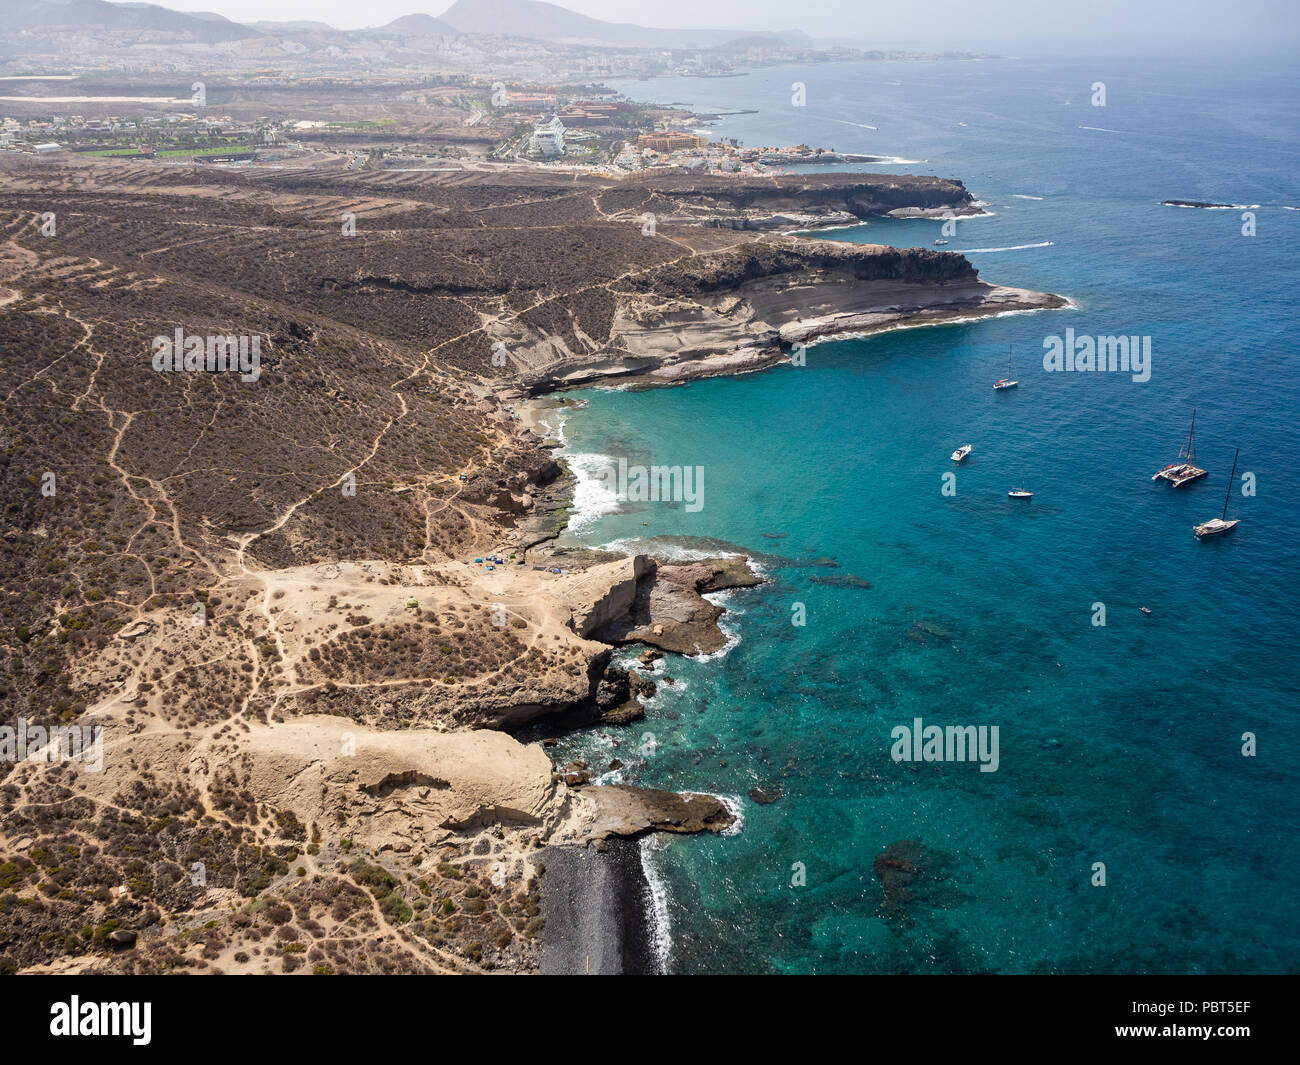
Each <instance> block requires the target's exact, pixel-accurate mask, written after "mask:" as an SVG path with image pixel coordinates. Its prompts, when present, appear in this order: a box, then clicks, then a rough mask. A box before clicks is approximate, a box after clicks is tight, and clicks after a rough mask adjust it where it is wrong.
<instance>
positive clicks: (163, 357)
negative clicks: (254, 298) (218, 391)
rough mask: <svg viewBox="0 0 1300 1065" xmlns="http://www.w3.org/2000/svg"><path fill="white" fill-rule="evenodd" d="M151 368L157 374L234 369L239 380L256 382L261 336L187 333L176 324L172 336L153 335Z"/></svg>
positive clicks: (259, 372) (260, 363) (219, 371)
mask: <svg viewBox="0 0 1300 1065" xmlns="http://www.w3.org/2000/svg"><path fill="white" fill-rule="evenodd" d="M153 368H154V369H155V370H157V371H158V372H159V373H168V372H176V373H179V372H181V371H182V370H184V371H187V372H190V373H194V372H198V371H202V372H206V373H226V372H227V371H229V372H232V373H234V372H237V373H238V374H239V379H240V380H241V381H256V380H257V379H258V378H259V377H260V376H261V375H262V337H261V336H260V335H253V336H235V335H233V334H231V335H229V336H207V337H203V336H198V335H197V334H190V335H188V336H187V335H186V334H185V330H183V329H182V328H180V327H179V326H177V327H176V332H175V335H173V336H169V337H168V336H156V337H154V338H153Z"/></svg>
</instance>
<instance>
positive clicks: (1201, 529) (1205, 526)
mask: <svg viewBox="0 0 1300 1065" xmlns="http://www.w3.org/2000/svg"><path fill="white" fill-rule="evenodd" d="M1240 454H1241V448H1237V454H1236V455H1233V456H1232V473H1230V474H1229V475H1228V492H1227V494H1226V495H1225V496H1224V497H1223V514H1222V515H1221V516H1220V517H1217V518H1211V519H1210V520H1209V521H1203V522H1201V524H1200V525H1193V526H1192V532H1193V533H1195V534H1196V539H1198V540H1204V539H1206V538H1207V537H1210V536H1222V535H1223V534H1224V533H1230V532H1232V530H1233V529H1235V528H1236V527H1237V523H1238V522H1240V521H1241V519H1240V518H1233V519H1232V520H1231V521H1229V520H1228V500H1229V499H1231V498H1232V485H1233V482H1234V481H1235V479H1236V477H1237V455H1240Z"/></svg>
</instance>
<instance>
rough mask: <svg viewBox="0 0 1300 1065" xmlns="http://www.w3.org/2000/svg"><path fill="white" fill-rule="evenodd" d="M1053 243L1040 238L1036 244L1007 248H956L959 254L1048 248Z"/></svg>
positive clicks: (1015, 245) (1013, 245)
mask: <svg viewBox="0 0 1300 1065" xmlns="http://www.w3.org/2000/svg"><path fill="white" fill-rule="evenodd" d="M1055 243H1056V241H1054V240H1040V241H1039V242H1038V243H1037V244H1012V245H1011V246H1010V247H1007V248H959V249H957V250H958V253H959V254H961V255H978V254H980V253H981V252H990V251H1025V250H1026V249H1028V248H1050V247H1052V245H1054V244H1055Z"/></svg>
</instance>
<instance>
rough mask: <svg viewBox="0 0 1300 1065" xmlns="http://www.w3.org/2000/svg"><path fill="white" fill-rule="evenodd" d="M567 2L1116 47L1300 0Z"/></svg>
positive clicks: (625, 18) (905, 33)
mask: <svg viewBox="0 0 1300 1065" xmlns="http://www.w3.org/2000/svg"><path fill="white" fill-rule="evenodd" d="M162 2H163V4H164V6H167V7H172V8H175V9H177V10H182V11H216V12H219V13H220V14H222V15H225V16H226V17H227V18H231V19H234V20H235V21H238V22H253V21H257V20H291V19H313V20H316V21H322V22H328V23H329V24H330V25H332V26H336V27H338V28H339V29H355V28H357V27H362V26H379V25H383V24H384V23H385V22H390V21H392V19H394V18H397V17H398V16H399V15H409V14H412V13H414V12H424V13H426V14H430V15H439V14H441V13H442V12H443V11H445V10H446V9H447V8H448V7H450V6H451V0H367V2H366V3H362V4H359V3H357V2H356V0H171V2H170V3H169V2H167V0H162ZM560 6H562V7H567V8H569V9H570V10H573V11H580V12H582V13H583V14H586V15H591V16H594V17H596V18H603V19H607V20H609V21H612V22H633V23H637V24H639V25H643V26H662V27H669V28H672V27H679V26H680V27H684V28H689V27H709V28H714V27H716V28H737V29H768V30H776V29H791V28H797V29H802V30H805V31H806V32H808V33H811V34H812V35H813V36H815V37H819V38H829V37H840V38H845V39H853V40H856V41H862V40H867V41H879V42H881V43H884V44H891V45H897V44H907V43H912V42H916V43H923V44H925V45H927V46H930V47H936V48H941V47H951V48H979V47H983V48H989V47H994V46H996V45H997V44H998V43H999V42H1006V43H1008V44H1011V43H1015V42H1031V41H1036V42H1042V43H1047V44H1052V45H1054V46H1055V47H1054V48H1053V49H1052V50H1053V51H1060V50H1062V49H1063V48H1066V47H1068V45H1069V43H1070V41H1072V40H1074V41H1078V42H1080V43H1083V42H1087V44H1088V45H1089V47H1090V48H1091V47H1097V48H1104V47H1105V46H1106V45H1107V44H1108V43H1109V44H1111V45H1112V46H1113V47H1114V50H1115V51H1118V52H1129V51H1133V50H1134V49H1135V48H1137V47H1141V46H1143V45H1144V43H1146V42H1149V44H1150V46H1151V49H1152V50H1158V51H1177V50H1178V48H1179V46H1180V43H1181V42H1183V41H1189V42H1197V43H1202V44H1203V43H1206V42H1215V41H1221V42H1224V43H1228V42H1233V43H1243V42H1248V41H1259V42H1261V44H1267V45H1268V46H1270V48H1272V47H1275V46H1276V45H1278V44H1279V43H1281V42H1284V41H1291V42H1293V41H1295V40H1296V38H1297V36H1300V0H1232V2H1231V3H1229V2H1226V0H982V2H972V0H890V2H887V3H881V2H880V0H874V2H873V0H654V2H653V3H650V2H631V0H564V2H563V3H562V4H561V5H560Z"/></svg>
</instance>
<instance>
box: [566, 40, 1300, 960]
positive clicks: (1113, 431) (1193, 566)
mask: <svg viewBox="0 0 1300 1065" xmlns="http://www.w3.org/2000/svg"><path fill="white" fill-rule="evenodd" d="M794 82H802V83H803V84H804V85H805V87H806V94H807V103H806V106H804V107H802V108H795V107H792V106H791V102H790V97H791V85H792V84H793V83H794ZM1098 82H1101V83H1104V86H1105V97H1106V99H1105V103H1106V106H1104V107H1099V106H1093V104H1092V100H1093V98H1094V96H1095V93H1096V90H1095V88H1094V85H1095V83H1098ZM615 87H616V88H618V89H620V90H621V91H623V92H626V93H627V94H628V95H629V96H631V97H633V98H636V99H641V100H648V101H653V102H656V103H681V104H684V105H687V106H690V107H693V108H701V109H716V110H741V109H752V110H753V111H755V112H756V113H753V114H743V115H734V116H730V117H727V118H725V119H724V120H723V121H722V122H720V123H718V124H716V125H713V126H711V127H710V133H711V135H712V136H714V137H718V136H730V137H738V138H740V139H741V140H742V141H744V142H745V143H748V144H774V145H784V144H792V143H801V142H802V143H807V144H810V145H815V146H823V147H833V148H835V149H837V150H840V151H848V152H864V153H872V154H879V155H884V156H889V157H891V158H895V159H899V160H906V162H900V163H897V164H893V165H890V166H884V167H882V166H878V165H873V166H863V167H859V168H858V169H866V170H874V171H880V170H885V171H892V172H897V173H921V174H937V175H940V176H946V177H957V178H960V179H961V180H963V181H964V182H965V183H966V185H967V187H968V188H969V189H970V190H971V191H972V193H973V194H974V195H975V196H976V197H977V198H978V199H979V200H980V201H981V202H982V203H983V204H984V205H985V209H986V210H987V211H988V212H989V215H988V216H987V217H982V218H976V219H969V220H959V221H958V222H957V223H956V230H955V233H954V234H953V235H952V236H951V237H950V238H949V241H950V242H949V245H948V246H947V250H950V251H959V252H967V253H968V254H969V255H970V258H971V261H972V262H973V263H974V264H975V265H976V266H977V267H978V268H979V270H980V273H981V276H982V277H984V278H985V279H986V280H991V281H995V282H998V283H1002V284H1009V285H1016V286H1023V287H1027V288H1032V289H1037V290H1040V291H1050V292H1056V293H1060V294H1062V295H1065V296H1068V297H1069V298H1070V299H1071V300H1072V301H1073V302H1074V304H1075V306H1074V307H1072V308H1071V309H1068V310H1060V311H1051V312H1042V313H1033V314H1020V315H1013V316H1008V317H1002V318H996V319H989V320H983V321H976V322H969V323H964V324H954V325H945V326H939V327H928V328H917V329H903V330H897V331H893V332H889V333H884V334H880V335H876V336H872V337H869V338H857V339H854V338H843V339H836V340H833V341H828V342H824V343H819V344H816V345H814V346H812V347H810V348H809V349H808V352H807V363H806V365H805V366H801V367H796V366H781V367H778V368H776V369H772V370H769V371H766V372H763V373H758V374H753V375H750V376H745V377H739V378H733V379H715V380H708V381H700V382H695V383H692V384H689V385H686V386H684V387H679V388H672V389H662V390H650V391H632V390H627V391H618V390H612V389H599V388H597V389H588V390H585V391H582V392H577V393H571V396H572V397H573V398H576V399H580V400H582V402H583V404H584V406H583V407H582V408H581V409H578V410H573V411H570V412H568V413H566V414H565V416H564V426H563V432H564V438H565V442H566V448H565V450H566V453H567V454H568V455H569V456H570V458H571V461H572V462H573V464H574V466H575V467H576V468H577V470H578V471H579V473H582V471H583V470H584V469H587V470H590V469H591V468H592V467H593V464H595V463H597V462H599V461H601V459H600V457H601V456H612V457H626V458H627V460H628V461H629V462H631V463H644V464H646V465H650V464H661V465H673V464H682V465H694V466H699V467H702V468H703V471H704V481H703V485H704V495H703V506H702V507H701V508H699V509H698V510H688V509H687V508H686V507H685V506H684V505H682V504H680V503H678V504H671V503H643V504H624V505H622V506H619V505H618V504H617V503H616V501H613V500H610V499H608V498H603V497H602V495H601V493H600V491H599V486H598V485H596V484H595V483H594V482H592V481H590V479H589V478H588V479H587V480H586V481H585V483H583V484H582V485H581V486H580V488H579V495H578V498H577V506H576V510H575V515H574V522H573V525H572V528H571V534H572V536H574V537H575V538H577V539H579V540H581V541H582V542H583V543H586V544H590V545H609V544H614V545H616V546H619V547H622V548H625V549H628V550H634V549H638V548H644V549H650V550H655V551H659V552H669V553H675V554H678V555H681V556H683V557H690V556H691V555H697V556H698V555H703V554H711V553H717V552H719V551H729V552H743V553H746V554H750V555H752V556H754V557H755V559H756V560H757V562H758V563H759V565H761V567H762V569H763V571H764V573H765V574H766V575H767V576H768V578H769V583H767V584H766V585H764V586H762V587H760V588H757V589H752V590H746V591H738V592H730V593H724V594H723V595H721V596H719V597H717V598H718V601H719V602H721V603H722V604H723V605H725V606H726V607H727V610H728V613H727V614H726V615H725V617H724V619H723V625H724V628H725V630H726V631H727V632H728V634H729V636H730V642H729V644H728V647H727V649H726V650H724V651H723V652H720V653H718V654H716V655H713V656H709V657H708V658H706V659H690V658H686V659H683V658H676V657H672V656H669V657H668V658H667V659H666V660H665V661H662V662H660V663H658V664H657V666H656V679H657V680H658V681H659V682H660V687H659V692H658V694H657V695H656V696H655V698H654V699H653V701H652V702H651V703H650V705H649V707H648V710H647V717H646V719H645V720H644V721H641V722H637V723H635V724H633V725H630V726H627V727H625V728H621V729H602V730H597V731H590V732H584V733H579V734H575V735H572V736H570V737H568V738H567V739H566V740H564V741H563V742H562V746H561V748H560V751H559V752H558V753H559V755H560V756H561V757H562V759H567V758H569V757H583V758H585V759H586V760H587V761H588V762H589V764H591V765H592V766H593V768H596V769H597V770H603V769H604V768H605V766H606V765H607V764H608V762H609V761H610V760H611V759H612V758H614V757H618V758H621V759H622V760H623V761H624V762H627V763H628V765H627V767H626V768H624V769H623V770H621V771H619V772H618V773H615V774H607V775H606V777H605V778H604V779H606V780H612V779H621V780H624V781H627V782H630V783H636V784H640V785H645V786H653V787H666V788H672V789H675V790H679V791H708V792H713V793H716V794H720V795H723V796H727V797H729V798H730V799H732V800H733V801H734V803H735V805H736V808H737V810H738V811H739V812H740V814H741V820H742V824H741V828H740V831H738V832H734V833H732V834H729V835H725V836H718V837H689V838H687V837H680V838H665V837H658V838H655V839H653V840H651V841H648V842H647V843H646V844H645V845H644V847H643V857H644V861H645V864H646V867H647V874H648V875H649V877H650V879H651V882H652V884H653V885H654V895H655V898H654V900H653V904H654V909H655V912H656V920H657V925H658V943H659V950H660V958H659V963H660V965H661V967H662V968H663V969H665V970H666V971H671V972H681V973H712V972H760V973H849V972H865V973H895V972H898V973H903V972H909V973H929V972H934V973H975V972H998V973H1131V972H1132V973H1223V972H1282V971H1295V970H1296V969H1297V967H1298V964H1297V963H1298V962H1300V930H1298V929H1297V927H1296V923H1295V920H1294V913H1293V911H1294V900H1295V899H1296V898H1297V896H1298V895H1300V854H1298V853H1297V850H1296V848H1295V846H1294V843H1295V840H1296V839H1297V837H1300V803H1297V801H1296V796H1297V784H1298V783H1300V779H1298V774H1297V768H1296V761H1295V752H1296V751H1297V750H1300V716H1298V714H1297V709H1298V704H1300V699H1298V698H1297V695H1298V689H1300V685H1298V684H1297V680H1296V675H1295V663H1296V647H1297V646H1298V645H1300V605H1298V604H1300V598H1298V597H1297V594H1296V591H1295V589H1294V587H1293V581H1294V579H1295V574H1296V561H1297V546H1296V545H1297V528H1298V527H1300V505H1298V503H1297V499H1298V498H1300V495H1298V493H1300V466H1298V465H1297V458H1298V457H1300V430H1298V429H1297V425H1296V413H1297V408H1298V406H1300V404H1298V403H1297V400H1298V399H1300V383H1298V382H1297V380H1296V345H1295V343H1294V341H1293V336H1292V332H1293V330H1292V323H1293V308H1294V305H1295V293H1296V290H1297V280H1298V277H1297V269H1296V267H1295V265H1294V264H1295V259H1296V247H1297V246H1298V245H1300V211H1297V210H1296V208H1300V176H1298V175H1300V91H1298V90H1300V72H1298V71H1297V68H1296V66H1295V64H1294V63H1281V62H1272V61H1269V60H1267V59H1264V58H1259V57H1256V58H1255V59H1253V60H1250V61H1242V62H1233V61H1231V60H1228V59H1222V60H1213V61H1200V62H1197V63H1191V62H1175V61H1173V60H1168V59H1166V60H1155V59H1143V60H1139V59H1133V58H1126V59H1117V60H1114V61H1104V60H1088V61H1085V60H1081V59H1078V58H1074V59H1068V58H1067V59H1061V58H1055V59H1042V60H1037V59H1033V58H1017V59H998V60H985V61H975V62H957V61H937V62H862V63H840V64H828V65H819V66H811V67H807V68H779V69H766V70H761V71H756V72H754V73H752V74H749V75H745V76H742V77H736V78H726V79H718V78H713V79H661V80H654V81H646V82H626V83H618V84H617V85H616V86H615ZM870 127H874V128H870ZM1171 198H1173V199H1187V200H1204V201H1216V202H1221V203H1226V204H1233V205H1238V206H1236V207H1234V208H1233V209H1230V210H1198V209H1177V208H1171V207H1166V206H1162V205H1161V202H1160V201H1162V200H1165V199H1171ZM1245 212H1249V213H1250V215H1251V217H1253V221H1254V235H1244V234H1243V227H1245V228H1247V229H1249V228H1250V226H1249V220H1248V219H1247V218H1245V217H1243V214H1244V213H1245ZM941 224H942V223H941V222H940V221H936V220H921V221H892V220H879V221H877V220H873V221H871V222H870V223H869V224H865V225H862V226H858V227H854V228H851V229H842V230H836V231H832V232H827V233H824V234H822V236H823V237H824V238H826V239H834V240H848V241H861V242H868V243H883V244H891V245H897V246H903V247H906V246H925V247H928V246H931V244H932V242H933V241H934V240H935V239H937V238H939V237H940V226H941ZM1067 328H1072V329H1073V330H1074V333H1075V334H1076V335H1079V336H1083V335H1089V336H1096V335H1125V336H1137V337H1150V338H1151V346H1152V360H1151V374H1150V379H1149V380H1146V381H1135V380H1133V375H1132V374H1123V373H1110V372H1094V373H1066V372H1048V371H1046V370H1045V369H1044V366H1043V355H1044V341H1045V339H1046V338H1048V337H1051V336H1064V335H1065V331H1066V329H1067ZM1009 352H1010V367H1011V374H1012V376H1013V377H1016V378H1018V379H1019V381H1020V385H1019V387H1018V388H1016V389H1013V390H1008V391H1005V392H995V391H994V390H993V389H992V387H991V386H992V383H993V381H994V380H995V379H996V378H999V377H1002V376H1004V375H1005V374H1006V372H1007V368H1008V353H1009ZM1193 408H1195V409H1196V412H1197V413H1196V455H1197V460H1198V463H1199V464H1200V465H1202V466H1204V467H1205V468H1207V469H1208V470H1209V476H1208V477H1206V478H1205V479H1204V480H1201V481H1199V482H1198V483H1196V484H1193V485H1190V486H1187V487H1184V488H1182V489H1177V490H1175V489H1173V488H1171V487H1170V486H1168V485H1166V484H1163V483H1153V481H1152V480H1151V475H1152V474H1153V473H1154V472H1155V471H1156V470H1157V469H1159V468H1161V467H1162V466H1164V465H1166V464H1167V463H1170V462H1173V461H1174V460H1175V458H1176V457H1177V455H1178V452H1179V448H1180V446H1181V444H1182V443H1183V441H1184V439H1185V438H1186V436H1187V432H1188V427H1189V424H1190V422H1191V419H1192V411H1193ZM964 443H971V444H973V445H974V450H973V453H972V455H971V457H970V459H968V460H967V461H966V462H965V463H964V464H962V465H961V466H960V467H957V466H956V465H955V464H954V463H953V462H951V461H950V459H949V453H950V452H951V451H952V450H953V449H954V448H956V447H957V446H959V445H960V444H964ZM1237 448H1240V451H1241V457H1240V461H1239V464H1238V469H1237V477H1236V483H1235V484H1234V491H1233V492H1232V495H1231V500H1230V502H1229V508H1228V509H1229V517H1237V518H1240V519H1241V524H1240V526H1239V527H1238V528H1237V530H1236V531H1235V532H1234V533H1232V534H1230V535H1228V536H1225V537H1222V538H1219V539H1217V540H1212V541H1207V542H1198V541H1196V540H1195V539H1194V538H1193V535H1192V526H1193V525H1194V524H1196V523H1198V522H1202V521H1205V520H1207V519H1209V518H1211V517H1216V516H1218V515H1219V513H1220V511H1221V509H1222V507H1223V504H1224V498H1225V492H1226V491H1227V489H1228V474H1229V470H1230V468H1231V465H1232V460H1233V454H1234V451H1235V449H1237ZM949 473H955V480H946V479H945V476H944V475H945V474H949ZM1022 481H1023V483H1024V484H1026V485H1027V486H1028V487H1029V488H1030V489H1031V490H1032V491H1033V492H1034V497H1033V499H1032V500H1031V501H1026V502H1022V501H1016V500H1012V499H1009V498H1008V497H1007V491H1008V489H1010V488H1015V487H1019V486H1020V485H1021V483H1022ZM945 487H947V489H948V492H947V494H945ZM1243 489H1245V490H1248V491H1249V492H1250V493H1251V494H1245V492H1244V491H1243ZM1143 606H1145V607H1147V608H1149V609H1150V611H1151V613H1150V615H1149V616H1148V615H1146V614H1144V613H1142V612H1140V611H1139V607H1143ZM800 620H802V621H803V624H798V623H797V622H798V621H800ZM1099 620H1104V624H1099V623H1098V622H1099ZM620 656H621V657H622V658H626V659H631V658H633V657H634V654H633V653H631V652H621V653H620ZM665 678H671V679H672V682H673V683H671V684H668V683H666V681H665ZM918 718H919V719H921V720H922V721H923V723H924V724H925V725H931V724H937V725H942V726H948V725H959V726H965V725H973V726H977V727H978V726H986V727H988V728H992V727H994V726H996V727H997V729H998V736H999V757H998V764H997V769H996V771H995V772H981V771H980V766H979V764H977V763H975V762H971V761H966V762H956V761H951V762H949V761H919V762H918V761H896V760H894V758H892V757H891V749H892V748H893V747H894V736H895V732H894V730H895V729H896V728H897V727H899V726H909V727H911V726H912V725H913V722H914V721H915V720H916V719H918ZM647 734H649V736H650V737H653V743H647ZM1247 734H1250V736H1253V737H1254V739H1253V743H1254V753H1253V755H1247V754H1244V753H1243V749H1244V746H1245V745H1247V744H1249V743H1250V742H1251V740H1250V739H1249V737H1247ZM638 751H639V752H641V753H640V754H638V753H637V752H638ZM753 788H761V789H766V790H768V791H769V792H774V793H775V792H779V793H780V797H779V798H778V799H777V800H776V801H775V802H772V803H769V804H762V803H758V802H755V801H754V800H753V799H751V798H750V797H749V794H748V793H749V791H750V789H753ZM887 848H890V849H889V850H888V851H887V850H886V849H887ZM882 855H883V857H882ZM1103 875H1104V884H1102V883H1101V882H1100V880H1101V878H1102V877H1103ZM882 877H883V882H882ZM882 884H887V885H888V890H886V888H885V886H882Z"/></svg>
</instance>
